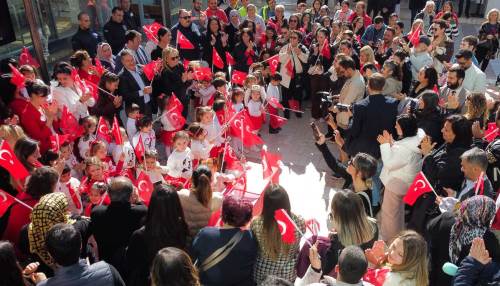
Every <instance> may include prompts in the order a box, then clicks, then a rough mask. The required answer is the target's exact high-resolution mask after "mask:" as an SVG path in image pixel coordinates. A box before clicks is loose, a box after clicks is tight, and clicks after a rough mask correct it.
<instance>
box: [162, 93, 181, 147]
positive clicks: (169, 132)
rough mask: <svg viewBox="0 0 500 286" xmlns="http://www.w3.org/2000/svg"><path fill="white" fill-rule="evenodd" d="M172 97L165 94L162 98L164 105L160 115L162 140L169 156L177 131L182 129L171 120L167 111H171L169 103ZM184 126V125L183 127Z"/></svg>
mask: <svg viewBox="0 0 500 286" xmlns="http://www.w3.org/2000/svg"><path fill="white" fill-rule="evenodd" d="M169 99H170V97H168V96H164V97H163V98H162V99H161V107H162V113H161V116H160V122H161V125H162V130H161V132H160V141H161V143H163V145H165V154H166V155H167V156H168V155H170V153H171V152H172V144H173V143H172V138H173V137H174V135H175V132H177V131H180V130H181V129H179V128H178V129H176V128H175V127H174V125H173V124H172V122H170V120H169V117H168V116H167V113H168V112H169V111H170V110H169V105H170V100H169ZM181 128H182V127H181Z"/></svg>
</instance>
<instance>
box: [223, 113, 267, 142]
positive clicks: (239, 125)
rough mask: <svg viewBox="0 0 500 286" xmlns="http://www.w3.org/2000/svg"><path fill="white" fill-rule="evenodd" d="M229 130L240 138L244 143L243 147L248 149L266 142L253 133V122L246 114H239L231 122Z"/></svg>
mask: <svg viewBox="0 0 500 286" xmlns="http://www.w3.org/2000/svg"><path fill="white" fill-rule="evenodd" d="M229 130H230V132H231V134H232V135H233V136H235V137H238V138H240V139H241V140H242V141H243V145H245V146H247V147H250V146H253V145H258V144H264V141H262V139H261V138H260V137H259V136H257V135H255V134H254V133H253V132H252V130H253V127H252V121H251V120H250V118H249V116H248V114H247V113H246V112H240V113H238V114H237V115H236V116H235V117H234V118H233V120H231V122H230V123H229Z"/></svg>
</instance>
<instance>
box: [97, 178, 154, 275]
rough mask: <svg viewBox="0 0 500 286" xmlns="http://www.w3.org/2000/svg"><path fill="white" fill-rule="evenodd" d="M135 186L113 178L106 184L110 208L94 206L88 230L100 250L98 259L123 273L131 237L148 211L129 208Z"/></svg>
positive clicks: (141, 207)
mask: <svg viewBox="0 0 500 286" xmlns="http://www.w3.org/2000/svg"><path fill="white" fill-rule="evenodd" d="M133 189H134V186H133V185H132V182H131V181H130V180H129V179H128V178H125V177H115V178H113V179H112V180H111V183H110V184H109V190H108V195H109V198H110V199H111V203H110V204H109V206H102V205H101V206H96V207H95V208H94V209H93V210H92V213H91V216H90V217H91V221H92V222H91V224H90V230H91V233H92V234H93V235H94V237H95V240H96V242H97V245H98V247H99V256H100V258H101V259H102V260H104V261H106V262H108V263H109V264H111V265H113V266H114V267H116V269H118V271H119V272H120V274H121V275H122V277H123V278H126V277H125V276H124V274H126V273H125V271H124V270H125V267H124V262H125V260H124V258H125V249H126V247H127V245H128V242H129V239H130V236H132V233H133V232H134V231H135V230H137V229H139V228H140V227H141V226H142V224H143V223H142V220H143V218H144V217H145V216H146V214H147V212H148V210H147V208H146V206H144V205H132V204H131V203H130V197H131V195H132V192H133Z"/></svg>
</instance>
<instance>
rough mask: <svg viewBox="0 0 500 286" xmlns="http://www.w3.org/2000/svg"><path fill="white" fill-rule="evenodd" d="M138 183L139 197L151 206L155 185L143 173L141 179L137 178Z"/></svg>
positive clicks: (140, 175)
mask: <svg viewBox="0 0 500 286" xmlns="http://www.w3.org/2000/svg"><path fill="white" fill-rule="evenodd" d="M136 183H137V185H136V187H137V190H138V191H139V197H140V198H141V200H142V201H143V202H144V204H146V205H149V201H150V200H151V194H153V190H154V186H153V183H151V180H150V179H149V176H148V175H147V174H146V173H144V172H141V173H140V174H139V177H137V180H136Z"/></svg>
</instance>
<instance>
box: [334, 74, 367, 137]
mask: <svg viewBox="0 0 500 286" xmlns="http://www.w3.org/2000/svg"><path fill="white" fill-rule="evenodd" d="M365 89H366V86H365V80H364V79H363V77H362V76H361V74H360V73H359V71H355V72H354V74H353V76H352V77H351V78H349V79H348V80H347V81H346V82H345V84H344V86H343V87H342V89H341V90H340V97H339V103H342V104H348V105H351V104H353V103H355V102H357V101H359V100H361V99H363V97H364V95H365ZM337 123H338V125H339V126H340V127H341V128H344V129H347V126H348V125H349V115H348V113H347V112H339V113H337Z"/></svg>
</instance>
